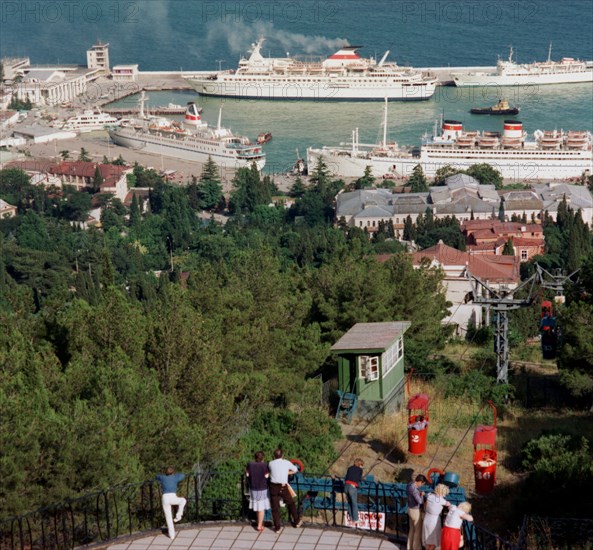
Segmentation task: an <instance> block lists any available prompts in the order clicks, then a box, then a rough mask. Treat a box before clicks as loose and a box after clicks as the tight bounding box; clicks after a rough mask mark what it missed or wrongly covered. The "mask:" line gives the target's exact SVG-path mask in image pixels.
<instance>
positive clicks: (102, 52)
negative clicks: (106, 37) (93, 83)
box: [86, 41, 111, 75]
mask: <svg viewBox="0 0 593 550" xmlns="http://www.w3.org/2000/svg"><path fill="white" fill-rule="evenodd" d="M86 64H87V67H88V68H89V69H100V71H101V74H103V75H108V74H109V73H110V72H111V71H110V69H109V44H103V43H102V42H101V41H99V42H97V43H96V44H93V46H92V47H91V49H90V50H87V51H86Z"/></svg>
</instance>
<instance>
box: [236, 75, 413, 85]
mask: <svg viewBox="0 0 593 550" xmlns="http://www.w3.org/2000/svg"><path fill="white" fill-rule="evenodd" d="M380 78H381V80H387V77H382V76H381V77H380ZM378 79H379V77H375V78H373V79H368V78H367V79H365V78H357V79H356V82H357V83H359V82H368V83H372V84H376V83H377V80H378ZM237 80H241V81H242V82H253V83H255V84H264V83H267V82H291V83H295V82H324V83H328V82H329V83H333V82H340V83H351V82H352V79H344V78H332V79H331V80H330V79H327V78H265V79H256V78H243V77H238V78H237ZM389 80H390V81H391V82H409V81H410V79H409V78H390V79H389Z"/></svg>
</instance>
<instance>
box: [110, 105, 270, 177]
mask: <svg viewBox="0 0 593 550" xmlns="http://www.w3.org/2000/svg"><path fill="white" fill-rule="evenodd" d="M145 100H146V96H145V95H144V94H142V97H141V98H140V116H139V118H137V119H129V120H125V121H122V123H121V124H120V125H119V126H114V127H112V128H110V129H109V135H110V137H111V139H112V140H113V142H114V143H116V144H118V145H123V146H124V147H129V148H131V149H137V150H138V149H139V150H143V151H147V152H149V153H156V154H159V155H164V156H167V157H174V158H180V159H185V160H190V161H196V162H202V163H203V162H206V161H207V160H208V157H211V158H212V160H213V161H214V162H215V163H216V164H218V165H219V166H221V167H223V168H230V169H236V168H249V167H251V165H252V164H253V163H254V162H255V165H256V166H257V169H258V170H262V168H263V167H264V166H265V163H266V154H265V153H264V152H263V151H262V146H261V145H258V144H255V143H250V141H249V139H248V138H247V137H244V136H237V135H235V134H233V132H232V131H231V130H230V129H228V128H223V127H222V126H221V116H222V108H221V110H220V112H219V115H218V124H217V126H216V127H210V126H208V123H207V122H205V121H203V120H202V119H201V116H200V111H199V110H198V108H197V106H196V104H195V103H193V102H192V103H188V104H187V109H186V111H185V118H184V121H183V123H180V122H176V121H172V120H170V119H168V118H164V117H156V116H153V117H145V116H144V102H145Z"/></svg>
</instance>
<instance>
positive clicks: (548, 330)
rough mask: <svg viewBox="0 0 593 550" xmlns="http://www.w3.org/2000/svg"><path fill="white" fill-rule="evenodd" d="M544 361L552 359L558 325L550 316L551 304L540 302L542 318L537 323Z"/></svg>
mask: <svg viewBox="0 0 593 550" xmlns="http://www.w3.org/2000/svg"><path fill="white" fill-rule="evenodd" d="M539 330H540V334H541V342H542V355H543V358H544V359H554V358H555V357H556V350H557V348H558V325H557V322H556V317H554V316H553V315H552V302H550V301H545V302H542V317H541V320H540V323H539Z"/></svg>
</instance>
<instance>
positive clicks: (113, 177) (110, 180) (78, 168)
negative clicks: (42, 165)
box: [49, 160, 126, 187]
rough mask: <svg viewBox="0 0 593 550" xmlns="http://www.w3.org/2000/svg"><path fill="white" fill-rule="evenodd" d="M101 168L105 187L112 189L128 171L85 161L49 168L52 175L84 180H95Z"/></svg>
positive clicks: (124, 168) (63, 163)
mask: <svg viewBox="0 0 593 550" xmlns="http://www.w3.org/2000/svg"><path fill="white" fill-rule="evenodd" d="M97 167H98V168H99V173H100V174H101V177H102V178H103V180H104V181H103V185H104V186H106V187H112V186H113V185H115V184H116V182H117V181H118V180H119V179H120V178H121V176H122V174H123V173H124V172H125V171H126V167H125V166H118V165H115V164H97V163H96V162H83V161H80V160H78V161H73V162H70V161H63V162H60V163H58V164H54V165H53V166H51V167H50V168H49V172H50V173H51V174H55V175H58V176H80V177H84V178H94V177H95V172H96V170H97Z"/></svg>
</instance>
